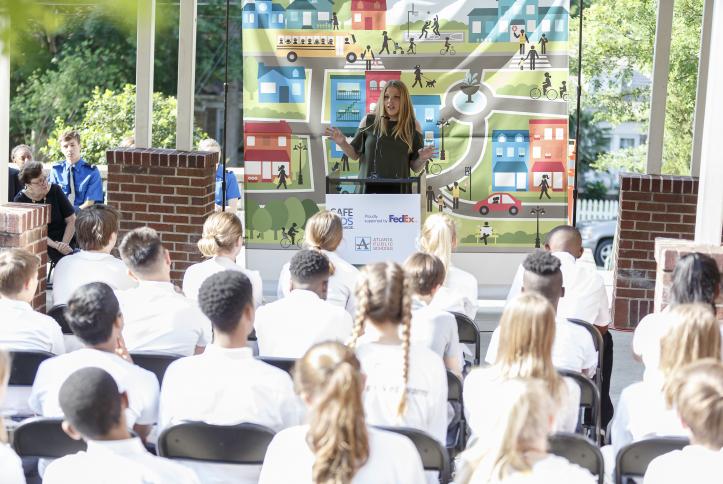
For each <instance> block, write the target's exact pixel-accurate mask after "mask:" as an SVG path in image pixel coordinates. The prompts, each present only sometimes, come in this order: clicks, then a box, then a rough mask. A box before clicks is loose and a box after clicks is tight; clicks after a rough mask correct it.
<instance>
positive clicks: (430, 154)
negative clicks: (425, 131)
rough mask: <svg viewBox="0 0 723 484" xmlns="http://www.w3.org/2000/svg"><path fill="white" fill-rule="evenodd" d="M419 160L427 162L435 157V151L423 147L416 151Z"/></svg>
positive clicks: (432, 148) (431, 148) (430, 147)
mask: <svg viewBox="0 0 723 484" xmlns="http://www.w3.org/2000/svg"><path fill="white" fill-rule="evenodd" d="M418 153H419V158H420V159H422V160H428V159H430V158H434V157H435V156H437V149H436V148H435V147H434V146H425V147H424V148H422V149H420V150H419V151H418Z"/></svg>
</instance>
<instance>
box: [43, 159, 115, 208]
mask: <svg viewBox="0 0 723 484" xmlns="http://www.w3.org/2000/svg"><path fill="white" fill-rule="evenodd" d="M70 170H73V181H75V202H73V206H74V208H75V210H76V211H78V208H79V207H80V206H81V205H82V204H83V203H85V201H86V200H95V203H103V200H104V199H105V197H104V195H103V180H102V179H101V177H100V172H99V171H98V168H96V167H95V166H93V165H89V164H88V163H86V162H85V160H83V159H82V158H81V159H80V160H78V162H77V163H76V164H75V166H73V167H72V168H71V166H70V163H68V162H67V161H59V162H58V163H56V164H54V165H53V168H52V169H51V170H50V182H51V183H56V184H58V185H60V188H61V190H63V193H65V195H66V196H68V197H69V196H70V173H69V172H70Z"/></svg>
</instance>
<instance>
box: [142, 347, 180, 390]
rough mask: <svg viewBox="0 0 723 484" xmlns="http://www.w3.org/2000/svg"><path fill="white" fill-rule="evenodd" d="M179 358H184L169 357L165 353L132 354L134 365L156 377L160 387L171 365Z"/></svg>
mask: <svg viewBox="0 0 723 484" xmlns="http://www.w3.org/2000/svg"><path fill="white" fill-rule="evenodd" d="M179 358H182V357H181V356H180V355H167V354H163V353H143V352H138V353H131V359H132V360H133V363H135V364H136V365H138V366H140V367H141V368H143V369H145V370H148V371H150V372H151V373H153V374H154V375H156V378H158V384H159V385H160V384H161V383H163V376H164V375H165V374H166V370H167V369H168V367H169V366H170V364H171V363H173V362H174V361H176V360H177V359H179Z"/></svg>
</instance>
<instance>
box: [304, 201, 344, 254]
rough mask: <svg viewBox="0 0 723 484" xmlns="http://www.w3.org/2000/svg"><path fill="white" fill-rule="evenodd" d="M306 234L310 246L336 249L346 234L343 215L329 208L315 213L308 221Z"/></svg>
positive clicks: (329, 249) (331, 250)
mask: <svg viewBox="0 0 723 484" xmlns="http://www.w3.org/2000/svg"><path fill="white" fill-rule="evenodd" d="M304 236H305V237H306V244H307V245H308V246H309V248H312V249H323V250H328V251H329V252H333V251H335V250H336V248H337V247H339V244H341V239H342V237H343V236H344V229H343V228H342V225H341V217H339V215H337V214H335V213H334V212H330V211H328V210H322V211H321V212H317V213H315V214H314V215H312V217H311V218H310V219H309V220H307V221H306V228H305V232H304Z"/></svg>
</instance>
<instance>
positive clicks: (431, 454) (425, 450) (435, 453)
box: [376, 426, 451, 484]
mask: <svg viewBox="0 0 723 484" xmlns="http://www.w3.org/2000/svg"><path fill="white" fill-rule="evenodd" d="M376 428H378V429H381V430H386V431H388V432H394V433H397V434H401V435H404V436H405V437H407V438H409V440H411V441H412V443H413V444H414V446H415V447H416V448H417V452H419V456H420V457H421V458H422V465H424V470H425V471H437V472H439V482H440V483H441V484H447V483H448V482H449V481H450V478H451V475H450V464H449V455H447V450H446V449H445V448H444V447H442V444H440V443H439V442H437V441H436V440H435V439H434V438H433V437H432V436H431V435H429V434H428V433H426V432H423V431H421V430H417V429H412V428H409V427H382V426H376Z"/></svg>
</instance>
